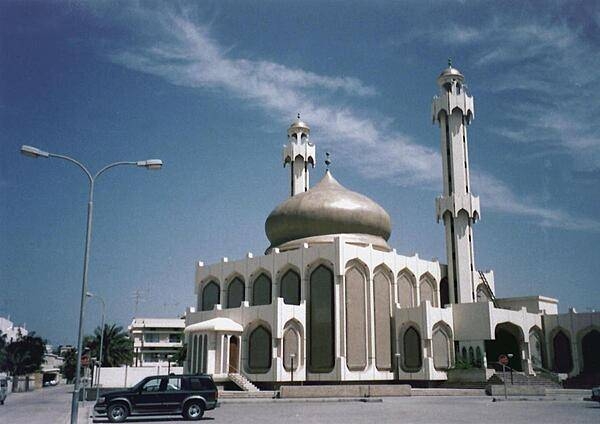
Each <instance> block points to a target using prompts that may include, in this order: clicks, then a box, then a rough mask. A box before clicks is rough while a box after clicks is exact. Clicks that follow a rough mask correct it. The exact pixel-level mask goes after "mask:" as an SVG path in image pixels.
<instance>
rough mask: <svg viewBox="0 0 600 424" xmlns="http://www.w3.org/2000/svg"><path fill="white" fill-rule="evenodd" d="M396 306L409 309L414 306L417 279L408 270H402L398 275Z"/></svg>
mask: <svg viewBox="0 0 600 424" xmlns="http://www.w3.org/2000/svg"><path fill="white" fill-rule="evenodd" d="M397 285H398V304H399V305H400V307H401V308H410V307H413V306H415V302H416V297H417V296H416V287H417V279H416V277H415V274H413V273H412V272H411V271H410V270H409V269H408V268H404V269H403V270H401V271H400V272H399V273H398V279H397Z"/></svg>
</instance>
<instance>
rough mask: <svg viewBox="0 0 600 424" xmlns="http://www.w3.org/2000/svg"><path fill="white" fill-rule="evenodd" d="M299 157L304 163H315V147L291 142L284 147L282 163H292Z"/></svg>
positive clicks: (304, 143)
mask: <svg viewBox="0 0 600 424" xmlns="http://www.w3.org/2000/svg"><path fill="white" fill-rule="evenodd" d="M298 156H300V157H301V158H302V159H303V160H304V161H305V162H310V163H312V164H313V166H314V163H315V156H316V155H315V145H314V144H313V143H311V142H305V141H301V142H299V143H298V142H296V141H292V142H290V143H288V144H286V145H285V147H284V149H283V162H284V163H288V162H293V161H294V160H295V159H296V158H297V157H298Z"/></svg>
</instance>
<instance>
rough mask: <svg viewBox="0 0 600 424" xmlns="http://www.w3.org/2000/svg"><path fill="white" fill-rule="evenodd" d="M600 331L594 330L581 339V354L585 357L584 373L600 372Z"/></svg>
mask: <svg viewBox="0 0 600 424" xmlns="http://www.w3.org/2000/svg"><path fill="white" fill-rule="evenodd" d="M599 352H600V331H598V330H596V329H594V330H592V331H590V332H589V333H587V334H586V335H585V336H584V337H583V338H582V339H581V354H582V356H583V371H585V372H589V373H598V372H600V354H599Z"/></svg>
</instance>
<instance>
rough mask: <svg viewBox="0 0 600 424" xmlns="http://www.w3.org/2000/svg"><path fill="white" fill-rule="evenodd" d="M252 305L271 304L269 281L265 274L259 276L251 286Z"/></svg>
mask: <svg viewBox="0 0 600 424" xmlns="http://www.w3.org/2000/svg"><path fill="white" fill-rule="evenodd" d="M252 304H253V305H270V304H271V279H270V278H269V276H268V275H267V274H265V273H262V274H260V275H259V276H258V278H256V280H254V284H252Z"/></svg>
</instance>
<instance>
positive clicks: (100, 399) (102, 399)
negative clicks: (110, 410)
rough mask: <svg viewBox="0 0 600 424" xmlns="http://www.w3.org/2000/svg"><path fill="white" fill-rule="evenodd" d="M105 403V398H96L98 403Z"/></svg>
mask: <svg viewBox="0 0 600 424" xmlns="http://www.w3.org/2000/svg"><path fill="white" fill-rule="evenodd" d="M105 401H106V398H105V397H104V396H100V397H99V398H98V403H104V402H105Z"/></svg>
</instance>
